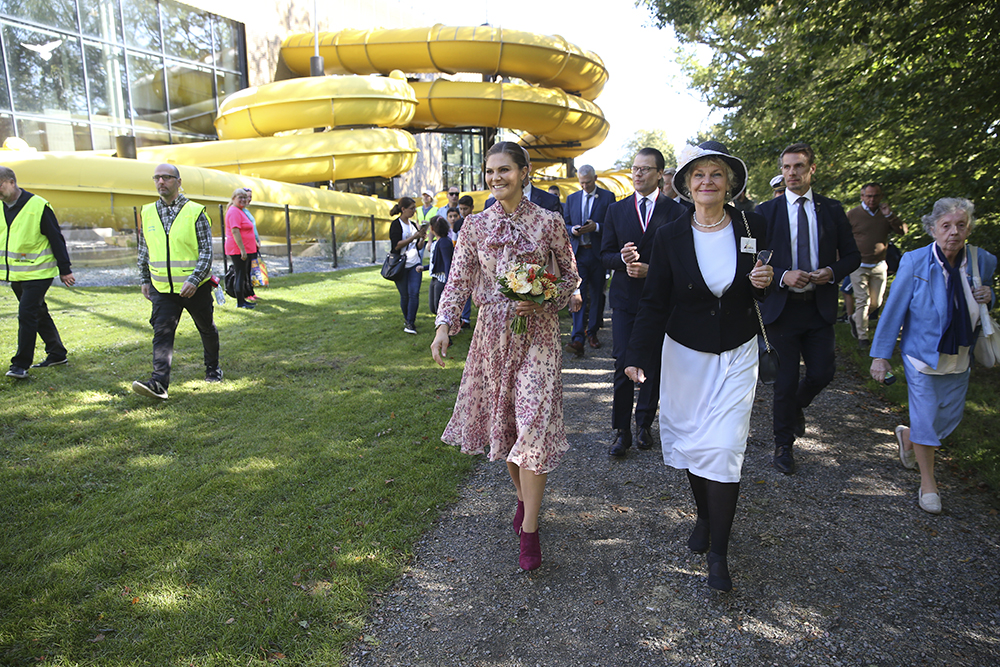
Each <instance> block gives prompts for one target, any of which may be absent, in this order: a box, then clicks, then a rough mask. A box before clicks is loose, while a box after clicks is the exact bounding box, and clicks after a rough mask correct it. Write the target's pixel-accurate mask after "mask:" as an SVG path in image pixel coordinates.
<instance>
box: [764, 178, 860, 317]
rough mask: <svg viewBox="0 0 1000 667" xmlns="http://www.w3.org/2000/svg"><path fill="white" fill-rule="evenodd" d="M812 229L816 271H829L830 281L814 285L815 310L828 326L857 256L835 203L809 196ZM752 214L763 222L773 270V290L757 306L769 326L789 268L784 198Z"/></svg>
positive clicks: (844, 218)
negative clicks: (816, 239) (816, 240)
mask: <svg viewBox="0 0 1000 667" xmlns="http://www.w3.org/2000/svg"><path fill="white" fill-rule="evenodd" d="M813 202H814V204H815V207H816V225H817V227H818V228H819V267H818V268H825V267H830V268H831V269H833V280H832V281H830V282H828V283H827V284H825V285H816V286H815V287H816V309H817V310H819V314H820V316H821V317H822V318H823V319H824V320H826V321H827V322H828V323H830V324H833V323H834V322H836V320H837V291H838V284H839V283H840V282H841V281H842V280H843V279H844V276H847V275H849V274H850V273H851V272H852V271H854V270H856V269H857V268H858V267H859V266H860V265H861V253H860V252H859V251H858V246H857V244H856V243H855V242H854V232H853V231H851V223H850V222H848V221H847V214H846V213H844V207H843V206H841V205H840V202H839V201H837V200H836V199H829V198H827V197H823V196H821V195H818V194H816V193H815V192H813ZM756 212H757V213H758V214H759V215H762V216H764V219H765V220H767V243H766V244H765V247H767V248H770V249H771V251H772V252H773V254H772V255H771V266H772V267H774V289H772V290H771V294H770V296H768V298H767V299H766V300H765V301H764V303H763V304H762V305H761V308H760V310H761V315H762V316H763V317H764V324H771V323H772V322H774V321H775V320H777V319H778V317H779V316H780V315H781V312H782V311H783V310H784V309H785V302H786V301H787V300H788V288H786V287H782V286H781V276H782V275H783V274H784V273H785V271H788V270H790V269H791V268H792V241H791V235H790V233H789V231H788V203H787V201H786V199H785V197H775V198H774V199H769V200H767V201H766V202H763V203H761V204H759V205H758V206H757V209H756Z"/></svg>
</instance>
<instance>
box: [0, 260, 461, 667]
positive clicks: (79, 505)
mask: <svg viewBox="0 0 1000 667" xmlns="http://www.w3.org/2000/svg"><path fill="white" fill-rule="evenodd" d="M423 298H424V299H425V302H424V303H422V304H421V316H420V320H419V322H418V328H419V330H420V332H421V335H419V336H407V335H405V334H403V332H402V316H401V314H400V312H399V300H398V294H397V292H396V289H395V287H394V286H393V285H392V284H391V283H389V282H387V281H385V280H382V279H381V278H380V277H379V275H378V272H377V270H376V269H362V270H356V271H345V272H340V273H336V274H309V275H296V276H287V277H282V278H279V279H277V280H275V281H273V282H272V287H271V288H270V289H268V290H266V291H264V292H263V294H262V300H261V305H259V306H258V308H257V309H256V310H254V311H245V310H237V309H236V307H235V303H234V302H233V301H230V302H229V303H227V304H226V306H224V307H222V308H217V309H216V323H217V324H218V326H219V330H220V334H221V340H222V354H221V360H222V367H223V369H224V371H225V381H224V382H223V383H221V384H207V383H205V382H204V379H203V378H204V365H203V362H202V351H201V342H200V339H199V337H198V334H197V332H196V331H195V329H194V326H193V325H192V323H191V320H190V318H189V317H188V316H187V315H185V316H184V318H183V319H182V321H181V325H180V327H179V329H178V337H177V343H176V347H175V356H174V364H173V373H172V378H171V385H170V399H169V400H167V401H165V402H158V401H154V400H153V399H148V398H143V397H140V396H137V395H135V394H133V393H132V391H131V389H130V385H131V382H132V380H134V379H137V378H141V379H147V378H148V377H149V373H150V370H151V350H152V345H151V339H152V330H151V328H150V326H149V323H148V319H149V311H150V308H149V303H148V302H147V301H145V300H144V299H143V298H142V296H141V294H140V293H139V290H138V288H135V287H133V288H85V289H80V288H77V289H73V290H70V289H66V288H62V287H53V288H52V289H51V290H50V291H49V296H48V299H47V301H48V304H49V309H50V310H51V311H52V313H53V317H54V318H55V320H56V323H57V325H58V326H59V328H60V331H61V333H62V335H63V339H64V342H65V343H66V346H67V347H68V349H69V351H70V365H69V366H62V367H55V368H49V369H33V370H32V371H31V379H30V380H26V381H14V380H11V379H9V378H3V377H0V434H2V437H0V465H2V468H0V507H2V508H3V510H2V516H0V526H2V533H3V541H2V544H0V664H5V665H7V664H15V665H16V664H28V663H34V662H36V661H42V660H43V659H44V663H45V664H55V665H126V664H127V665H139V664H149V665H246V664H247V663H249V662H251V661H253V660H260V659H268V658H270V659H277V658H280V657H281V656H284V657H285V658H286V659H287V661H288V662H287V663H286V664H296V665H332V664H338V663H339V662H340V661H341V660H342V658H343V651H344V649H345V647H346V646H347V645H348V643H349V642H351V641H353V640H354V639H356V638H357V637H358V636H359V635H360V633H361V632H362V630H363V622H364V617H365V614H366V611H367V607H368V602H369V599H370V595H371V593H372V592H373V591H377V590H380V589H384V588H385V587H386V586H388V585H390V584H391V582H392V581H393V580H394V579H395V578H396V577H397V576H398V575H399V574H400V571H401V568H402V567H403V565H404V564H405V563H406V562H407V559H408V558H409V557H410V552H411V551H410V550H411V546H412V544H413V542H414V540H415V539H416V538H417V537H418V536H419V535H420V534H421V533H422V532H423V531H424V530H426V529H427V528H428V526H429V525H430V524H431V522H432V521H433V520H434V518H435V517H436V515H437V511H438V508H439V507H440V506H441V505H442V504H444V503H448V502H449V501H451V500H452V499H453V498H454V497H455V493H456V488H457V485H458V484H459V483H460V482H461V480H462V479H463V478H464V477H465V475H466V474H467V472H468V471H469V470H470V469H471V466H472V463H473V461H472V459H471V457H466V456H462V455H461V454H459V453H458V452H457V451H456V450H455V449H454V448H451V447H448V446H445V445H444V444H442V443H441V441H440V440H439V436H440V433H441V431H442V430H443V428H444V426H445V424H446V422H447V420H448V418H449V416H450V414H451V407H452V405H453V402H454V395H455V392H456V390H457V387H458V382H459V379H460V375H461V363H460V360H461V359H464V357H465V354H466V352H467V351H468V342H469V335H468V334H465V335H463V336H460V337H458V338H456V345H455V347H453V348H452V353H451V355H450V356H451V358H452V359H453V360H455V361H452V362H451V363H449V367H448V368H447V369H445V370H442V369H440V368H438V367H437V366H436V365H434V364H433V362H432V361H431V357H430V352H429V344H430V338H431V335H430V334H431V331H432V320H431V316H430V315H429V313H427V306H426V286H425V289H424V295H423ZM16 312H17V311H16V301H15V299H14V296H13V293H12V292H11V291H10V288H9V287H7V286H6V285H2V286H0V341H2V348H3V349H2V351H0V353H2V354H3V355H4V356H5V358H6V357H7V356H8V355H11V354H13V351H14V348H15V347H16V343H15V340H16V339H15V336H16V330H17V314H16ZM43 357H44V351H43V350H41V349H40V350H39V351H38V352H37V353H36V361H39V360H41V359H42V358H43ZM4 369H6V363H5V365H4Z"/></svg>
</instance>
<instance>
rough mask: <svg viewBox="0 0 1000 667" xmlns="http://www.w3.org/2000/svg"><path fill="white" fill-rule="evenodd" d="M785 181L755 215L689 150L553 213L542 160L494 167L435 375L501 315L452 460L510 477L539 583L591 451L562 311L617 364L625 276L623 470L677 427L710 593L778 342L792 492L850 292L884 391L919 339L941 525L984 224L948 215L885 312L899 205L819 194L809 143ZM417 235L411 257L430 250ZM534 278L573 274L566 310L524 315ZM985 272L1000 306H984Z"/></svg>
mask: <svg viewBox="0 0 1000 667" xmlns="http://www.w3.org/2000/svg"><path fill="white" fill-rule="evenodd" d="M778 166H779V168H780V174H779V175H778V176H776V177H774V178H773V179H771V182H770V185H771V187H772V195H773V196H772V198H771V199H769V200H767V201H764V202H762V203H760V204H755V203H754V202H753V201H752V200H750V199H749V198H748V197H747V196H746V184H747V182H748V178H749V174H748V171H747V168H746V165H745V164H744V163H743V161H742V160H740V159H739V158H738V157H737V156H734V155H731V154H730V153H729V151H728V150H727V149H726V147H725V146H723V145H722V144H720V143H718V142H714V141H709V142H705V143H702V144H701V145H699V146H693V147H688V148H686V149H685V151H683V152H682V154H681V156H680V165H679V166H678V167H677V168H676V169H670V170H667V169H666V165H665V160H664V157H663V155H662V154H661V153H660V152H659V151H657V150H656V149H653V148H643V149H642V150H640V151H638V152H637V154H636V155H635V157H634V160H633V164H632V169H631V171H632V181H633V185H634V189H635V192H634V194H632V195H629V196H628V197H625V198H623V199H621V200H620V201H614V197H613V195H611V193H610V192H608V191H606V190H602V189H601V188H599V187H597V186H596V183H595V180H596V179H595V174H594V171H593V169H592V168H591V167H589V165H585V166H582V167H580V169H579V170H578V179H579V181H580V186H581V187H580V191H579V192H577V193H574V194H573V195H571V196H570V197H569V198H567V200H566V202H559V201H558V199H556V201H554V202H553V201H551V199H550V194H549V193H545V192H542V191H541V190H539V189H538V188H537V187H533V186H532V185H531V184H530V180H529V178H528V174H529V173H530V163H529V161H528V156H527V154H526V152H525V151H524V150H523V149H521V148H520V147H517V146H516V145H514V144H508V143H501V144H497V145H496V146H494V148H493V149H491V151H490V152H489V154H488V155H487V162H486V173H487V186H488V187H489V188H490V192H491V195H492V197H491V198H490V200H489V201H487V204H486V208H485V210H484V211H483V212H482V213H478V214H471V215H470V212H471V211H469V210H465V211H462V212H461V215H460V216H458V218H459V219H460V220H461V224H462V225H464V227H463V229H464V230H465V231H463V232H462V233H461V234H458V235H457V239H453V240H454V241H455V246H454V248H455V249H454V256H453V257H452V259H451V261H450V262H449V265H450V273H449V274H448V278H447V283H446V284H445V286H444V290H443V294H442V295H441V300H440V305H438V306H437V309H436V320H435V327H436V329H435V335H434V340H433V342H432V344H431V354H432V356H433V358H434V360H435V361H436V362H437V363H439V364H441V365H444V364H445V358H446V356H447V349H448V346H449V344H450V336H453V335H455V334H457V333H458V332H459V331H461V329H462V323H463V320H464V319H465V317H464V316H462V315H461V311H462V306H463V304H465V303H466V302H467V300H468V298H469V297H470V296H471V297H472V299H473V301H475V303H476V304H477V305H478V306H479V307H480V311H479V315H478V318H477V323H476V327H475V333H474V335H473V339H472V342H471V343H470V350H469V355H468V357H467V359H466V366H465V370H464V373H463V376H462V384H461V387H460V389H459V393H458V397H457V399H456V404H455V409H454V411H453V414H452V418H451V420H450V421H449V424H448V426H447V428H446V429H445V432H444V434H443V435H442V439H443V440H444V441H445V442H446V443H449V444H453V445H456V446H459V447H461V449H462V451H463V452H466V453H472V454H474V453H482V452H484V451H485V452H487V453H488V454H489V457H490V459H491V460H497V459H501V458H502V459H503V460H505V462H506V463H507V466H508V470H509V472H510V475H511V479H512V482H513V486H514V490H515V493H516V497H517V501H516V506H515V510H514V521H513V528H514V531H515V533H517V534H518V536H519V539H520V545H521V547H520V555H519V563H520V565H521V567H522V568H523V569H525V570H532V569H535V568H537V567H539V566H540V564H541V541H540V539H539V532H540V531H539V526H538V515H539V511H540V507H541V501H542V497H543V494H544V487H545V478H546V476H547V475H548V474H549V473H551V472H553V471H554V470H555V469H556V467H557V465H558V462H559V459H560V458H561V457H562V455H563V454H564V453H565V451H566V449H567V448H568V446H569V445H568V443H567V442H566V437H565V431H564V427H563V423H562V394H561V382H560V379H559V376H560V373H561V370H562V355H561V354H559V350H560V344H559V336H558V322H557V320H556V319H555V316H556V310H557V309H558V308H560V307H563V306H565V305H569V307H570V310H571V311H572V318H573V326H572V329H571V332H570V340H569V343H568V345H567V346H566V350H567V351H568V352H570V353H572V354H573V355H574V356H583V355H584V354H585V353H586V349H587V347H588V346H589V347H591V348H598V347H600V346H601V345H602V342H601V340H600V335H599V334H600V329H601V325H602V324H603V321H604V312H605V307H606V305H605V294H604V287H605V285H606V282H607V274H606V272H610V274H611V279H610V290H609V291H608V294H607V297H606V300H607V305H609V306H610V307H611V310H612V349H613V354H612V356H613V357H614V360H615V364H614V381H613V387H612V410H611V415H610V426H611V430H612V431H613V433H614V435H613V438H612V440H611V444H610V447H609V450H608V454H609V456H610V457H612V458H616V459H622V458H625V457H627V456H628V451H629V449H630V448H631V446H632V444H633V443H635V444H636V445H637V447H638V448H639V449H650V448H652V447H653V446H655V442H654V435H653V429H652V425H653V421H654V419H656V415H657V413H658V414H659V436H660V447H661V450H662V455H663V460H664V463H665V464H667V465H670V466H672V467H675V468H678V469H682V470H685V471H686V473H687V475H688V480H689V483H690V486H691V492H692V496H693V499H694V505H695V509H696V512H697V519H696V521H695V524H694V526H692V530H691V533H690V536H689V538H688V542H687V545H688V548H689V549H691V551H693V552H696V553H707V570H708V579H707V581H708V584H709V586H711V587H712V588H715V589H718V590H722V591H728V590H730V589H731V588H732V587H733V577H732V575H731V573H730V571H729V566H728V559H727V556H728V546H729V538H730V533H731V530H732V526H733V522H734V519H735V516H736V510H737V505H738V499H739V484H740V476H741V470H742V463H743V456H744V452H745V450H746V443H747V438H748V435H749V424H750V415H751V411H752V409H753V405H754V398H755V395H756V387H757V383H758V368H759V354H760V349H761V344H760V342H759V341H761V340H762V339H763V338H764V337H765V336H766V338H767V341H768V347H769V349H770V348H773V351H774V352H775V353H776V357H777V359H778V363H777V367H776V368H771V369H770V371H771V372H773V375H774V377H773V378H772V380H773V384H774V391H773V405H772V428H773V438H774V454H773V457H772V465H773V468H774V469H775V470H776V471H777V472H779V473H782V474H785V475H792V474H795V472H796V459H795V442H796V439H797V438H801V437H802V436H803V435H804V434H805V432H806V429H807V412H808V409H809V406H810V405H811V404H812V402H813V400H814V399H815V397H816V396H817V395H818V394H819V393H820V392H822V391H823V389H824V388H825V387H826V386H827V385H829V383H830V382H831V380H832V379H833V376H834V370H835V335H834V324H835V323H836V322H837V317H838V309H839V295H840V293H841V287H842V286H843V288H844V289H845V290H847V289H849V290H850V293H851V295H852V296H853V299H852V302H851V303H848V304H846V306H847V317H848V318H849V322H850V323H851V330H852V334H853V335H854V337H855V338H856V339H857V340H858V345H859V346H860V347H861V348H862V349H864V350H867V349H868V345H869V343H868V341H869V339H870V338H871V343H870V345H871V348H870V354H871V356H872V358H873V361H872V371H871V372H872V376H873V378H875V379H876V380H879V381H883V380H885V378H886V376H887V374H890V371H891V366H890V365H889V362H888V359H889V358H890V357H891V355H892V351H893V348H894V347H895V344H896V341H897V338H899V334H900V332H902V337H901V349H902V353H903V357H904V372H905V376H906V381H907V387H908V390H909V395H910V412H911V424H910V426H902V425H901V426H899V427H898V428H897V429H896V437H897V441H898V446H899V456H900V460H901V462H902V464H903V465H904V466H906V467H907V468H915V467H919V469H920V473H921V484H920V489H919V491H918V504H919V507H920V508H922V509H923V510H925V511H927V512H931V513H938V512H940V511H941V500H940V495H939V493H938V489H937V486H936V483H935V480H934V472H933V471H934V452H935V451H936V448H937V447H939V446H940V444H941V439H942V438H944V437H946V436H947V435H948V434H949V433H951V432H952V431H953V430H954V429H955V427H956V426H957V425H958V423H959V421H960V420H961V417H962V410H963V407H964V399H965V391H966V389H967V387H968V380H969V372H970V371H969V368H970V351H971V349H972V347H973V346H974V344H975V341H976V335H977V332H978V326H979V310H978V307H979V305H980V304H987V305H989V304H992V303H993V293H992V290H991V289H990V288H989V285H990V284H992V276H993V273H994V272H995V270H996V258H995V257H994V256H993V255H992V254H990V253H989V252H987V251H985V250H983V249H981V248H980V249H972V252H973V253H977V254H974V256H973V258H971V259H970V258H969V257H968V256H967V255H968V254H969V251H967V250H966V248H971V246H967V244H966V243H965V240H966V238H967V236H968V234H969V232H970V231H971V229H972V226H973V225H974V216H973V207H972V204H971V202H969V201H968V200H964V199H942V200H940V201H938V202H937V203H936V204H935V207H934V211H933V212H932V213H931V214H930V215H928V216H927V217H925V218H924V228H925V230H926V231H927V233H928V235H929V236H931V238H932V239H934V241H933V243H931V244H930V245H928V246H925V247H924V248H920V249H918V250H914V251H912V252H910V253H907V254H905V255H903V262H902V263H901V264H900V266H899V269H898V273H897V274H896V278H895V281H896V282H895V283H893V288H892V289H891V290H890V291H889V297H888V299H887V300H885V303H884V305H883V300H884V295H885V291H886V283H887V280H886V276H887V275H888V274H889V273H890V269H888V268H887V266H886V264H887V261H886V255H887V253H888V250H889V239H888V236H889V234H890V233H892V232H897V233H901V232H905V229H906V228H905V225H904V224H903V223H902V222H901V221H900V220H899V218H898V217H897V216H896V215H895V214H894V213H893V212H892V210H891V208H889V206H888V204H886V202H884V201H883V200H882V192H881V186H880V185H879V184H877V183H866V184H865V186H864V187H863V188H862V191H861V194H862V196H861V200H862V201H861V205H860V206H859V207H856V208H854V209H852V210H851V211H850V212H849V213H848V212H845V210H844V207H843V206H842V205H841V204H840V202H838V201H836V200H834V199H830V198H828V197H824V196H822V195H821V194H819V193H818V192H816V191H815V190H814V188H813V179H814V176H815V174H816V170H817V164H816V159H815V154H814V152H813V149H812V148H811V147H810V146H809V145H808V144H805V143H795V144H791V145H789V146H787V147H786V148H785V149H784V150H783V151H782V152H781V154H780V157H779V164H778ZM449 194H452V193H449ZM454 194H455V197H454V198H455V199H457V198H458V194H459V193H458V192H457V191H456V192H455V193H454ZM551 198H554V197H551ZM403 201H405V200H403ZM403 201H401V204H402V203H403ZM450 204H451V201H450V200H449V207H447V208H445V211H446V212H447V211H449V210H450V208H451V206H450ZM438 213H439V214H440V211H438ZM454 227H455V225H454V224H453V225H451V226H450V227H444V226H442V228H441V231H440V232H439V233H437V235H438V236H439V237H441V238H443V237H444V235H445V234H447V233H448V232H449V230H450V231H451V232H452V235H454V232H455V231H457V230H455V228H454ZM411 231H413V232H414V233H413V234H412V235H411V236H410V237H408V238H405V239H404V238H402V237H400V239H399V240H398V241H397V242H396V245H395V246H394V247H396V248H401V247H402V245H401V244H402V241H404V240H406V241H407V242H410V241H412V240H414V239H416V238H417V234H418V232H417V231H415V230H413V229H411ZM549 255H551V258H550V257H549ZM517 262H530V263H532V264H537V265H546V263H547V262H548V263H549V264H555V265H558V267H559V273H560V274H561V277H562V280H563V282H562V283H561V284H560V291H559V298H557V299H554V300H551V301H546V302H545V303H544V304H542V303H534V302H531V301H518V300H513V299H511V298H508V297H507V296H505V295H504V293H503V291H502V289H501V288H502V284H501V282H500V280H499V277H500V276H501V275H503V274H504V272H505V270H506V269H507V268H508V267H509V266H510V265H511V264H512V263H517ZM973 265H975V266H976V267H977V268H978V275H980V276H981V284H982V285H984V286H982V287H973V286H970V285H971V283H972V267H973ZM595 276H596V277H595ZM573 288H576V289H575V292H574V291H573ZM880 310H881V316H880V319H878V326H877V328H876V330H875V334H874V337H871V336H870V334H869V328H870V323H871V322H873V321H875V318H876V317H878V312H879V311H880ZM518 315H524V316H527V317H528V321H529V322H531V323H532V324H531V325H530V328H529V333H528V335H517V334H511V333H510V330H509V327H508V326H507V325H508V324H509V323H510V321H511V320H512V319H513V318H515V317H516V316H518ZM770 358H773V357H770ZM637 389H638V391H636V390H637Z"/></svg>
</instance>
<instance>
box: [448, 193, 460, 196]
mask: <svg viewBox="0 0 1000 667" xmlns="http://www.w3.org/2000/svg"><path fill="white" fill-rule="evenodd" d="M448 196H449V197H457V196H458V193H457V192H449V193H448Z"/></svg>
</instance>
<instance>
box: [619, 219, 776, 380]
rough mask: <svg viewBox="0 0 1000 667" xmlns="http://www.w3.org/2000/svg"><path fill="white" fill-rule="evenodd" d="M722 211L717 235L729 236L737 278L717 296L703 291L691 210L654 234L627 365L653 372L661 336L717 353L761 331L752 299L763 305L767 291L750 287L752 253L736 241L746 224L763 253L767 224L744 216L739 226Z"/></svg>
mask: <svg viewBox="0 0 1000 667" xmlns="http://www.w3.org/2000/svg"><path fill="white" fill-rule="evenodd" d="M726 211H727V212H728V213H729V216H730V218H731V219H732V226H731V229H725V230H722V231H720V232H716V233H718V234H731V235H732V237H733V243H734V244H735V246H736V275H735V276H734V277H733V283H732V285H730V286H729V289H727V290H726V291H725V292H724V293H723V295H722V296H721V297H717V296H715V294H713V293H712V291H711V290H710V289H709V288H708V285H707V284H706V282H705V278H704V276H703V275H702V272H701V267H699V265H698V256H697V254H696V253H695V249H694V231H693V230H692V229H691V210H690V209H689V210H688V212H687V213H686V214H685V215H683V216H681V217H679V218H677V219H675V220H673V221H672V222H670V223H668V224H666V225H663V226H661V227H660V228H659V229H657V230H656V236H655V237H654V240H653V251H652V255H653V256H652V260H651V261H650V263H649V274H648V275H647V276H646V284H645V286H644V287H643V290H642V300H641V301H640V302H639V312H638V314H637V315H636V318H635V325H634V327H633V329H632V338H631V340H630V341H629V344H628V353H627V354H626V358H625V359H626V361H625V365H626V366H636V367H638V368H643V369H647V368H653V367H654V366H655V364H656V363H657V362H658V361H659V358H660V353H661V350H662V348H663V334H664V332H666V333H667V334H669V335H670V337H671V338H673V339H674V340H675V341H677V342H678V343H680V344H681V345H684V346H685V347H688V348H691V349H692V350H698V351H699V352H708V353H711V354H721V353H722V352H725V351H726V350H732V349H735V348H737V347H739V346H740V345H743V344H744V343H746V342H747V341H748V340H750V339H751V338H753V337H754V336H756V335H757V333H758V332H759V331H760V323H759V322H758V321H757V313H756V311H755V309H754V305H753V304H754V299H756V300H758V301H763V300H764V297H765V296H767V293H768V291H769V290H770V289H771V287H770V286H769V287H767V288H766V289H763V290H760V289H757V288H756V287H754V286H753V285H752V284H751V283H750V279H749V277H748V276H749V274H750V271H752V270H753V267H754V265H755V264H756V263H757V253H756V252H740V242H741V241H742V239H743V238H745V237H746V236H747V224H748V225H749V226H750V236H752V237H753V238H755V239H756V240H757V244H756V247H757V250H763V249H764V248H765V247H766V246H765V245H764V243H765V238H766V235H767V222H766V221H765V220H764V218H762V217H760V216H759V215H757V214H755V213H747V214H746V222H747V224H744V222H743V215H742V214H741V213H740V212H739V211H738V210H736V209H735V208H733V207H732V206H726Z"/></svg>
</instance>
